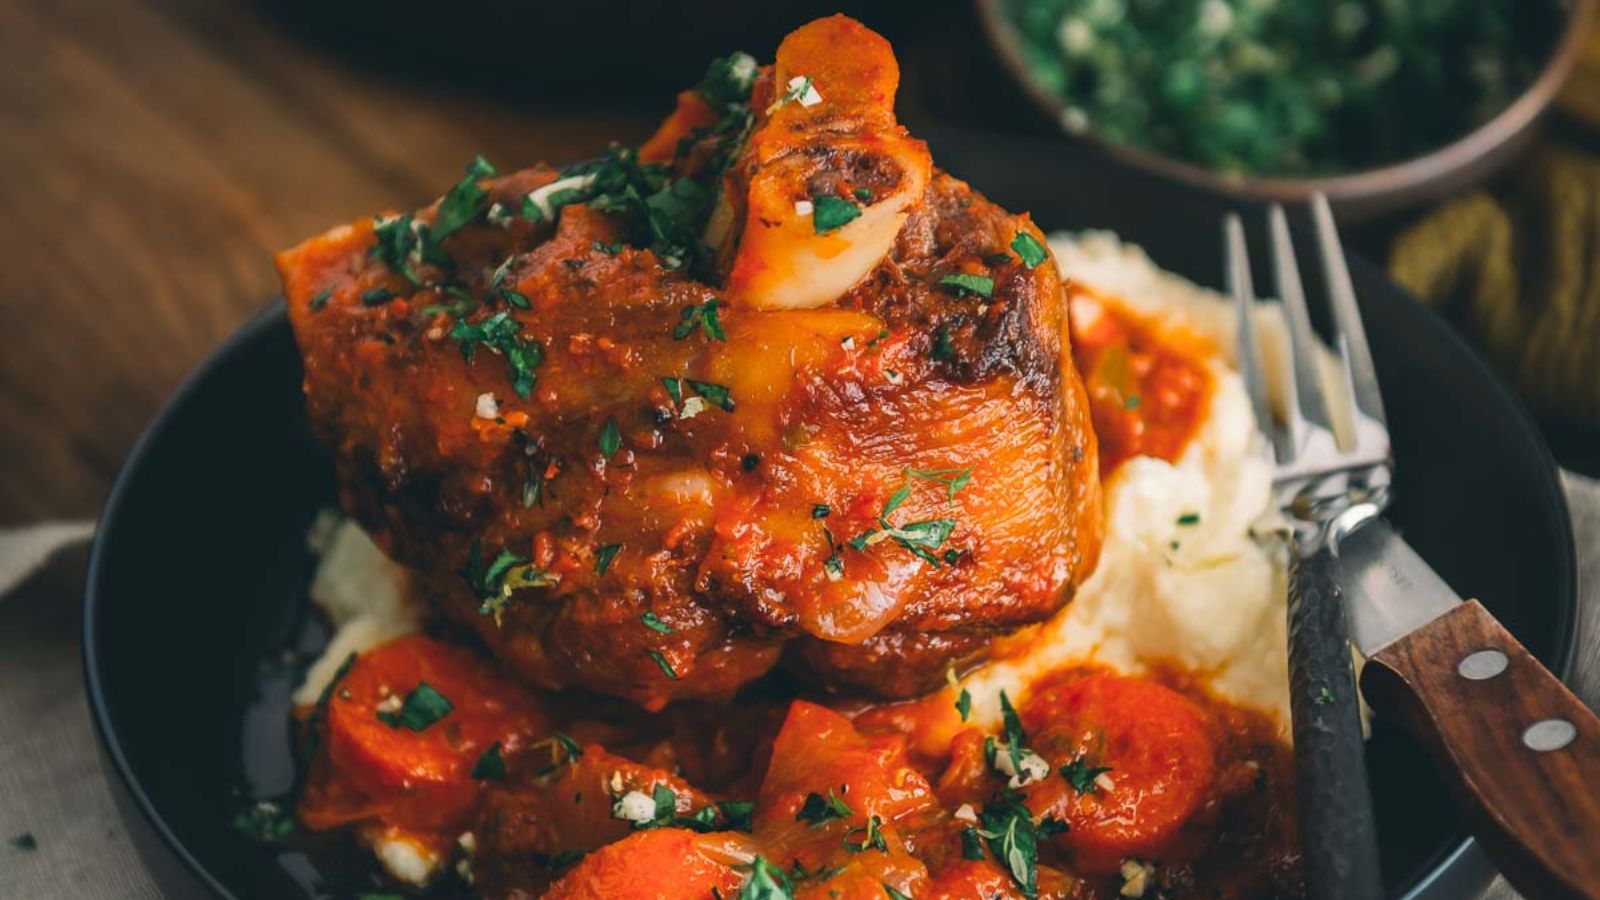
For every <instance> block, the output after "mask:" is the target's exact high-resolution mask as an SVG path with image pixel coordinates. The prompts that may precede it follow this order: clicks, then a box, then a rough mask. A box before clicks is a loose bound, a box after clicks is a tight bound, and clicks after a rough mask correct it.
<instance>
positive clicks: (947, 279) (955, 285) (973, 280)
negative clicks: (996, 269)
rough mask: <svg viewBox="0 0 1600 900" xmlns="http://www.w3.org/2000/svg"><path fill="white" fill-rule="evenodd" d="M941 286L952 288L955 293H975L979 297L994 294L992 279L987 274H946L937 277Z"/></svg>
mask: <svg viewBox="0 0 1600 900" xmlns="http://www.w3.org/2000/svg"><path fill="white" fill-rule="evenodd" d="M939 284H940V286H941V287H947V288H952V289H954V290H955V292H956V293H957V294H977V295H978V296H980V297H993V296H994V279H993V278H990V277H989V276H987V275H968V274H966V273H965V272H960V273H957V274H955V275H946V276H944V277H943V278H941V279H939Z"/></svg>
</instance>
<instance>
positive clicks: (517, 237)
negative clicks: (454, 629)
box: [278, 17, 1101, 708]
mask: <svg viewBox="0 0 1600 900" xmlns="http://www.w3.org/2000/svg"><path fill="white" fill-rule="evenodd" d="M897 80H898V71H897V69H896V66H895V61H894V57H893V55H892V53H891V52H890V50H889V47H888V44H887V43H886V42H884V41H883V39H882V38H880V37H878V36H877V35H876V34H873V33H872V32H870V31H868V30H867V29H866V28H864V27H863V26H861V25H860V24H858V23H856V22H854V21H852V20H850V19H846V18H843V17H834V18H831V19H823V20H819V21H817V22H813V23H811V24H810V25H807V26H804V27H803V28H801V29H799V30H798V31H796V32H795V33H794V34H791V35H790V36H789V38H788V39H786V40H785V41H784V43H783V45H782V46H781V47H780V49H779V51H778V55H777V61H776V63H775V64H774V65H773V66H771V67H767V68H758V67H757V66H756V65H755V63H754V62H753V61H752V60H750V59H749V57H744V56H734V57H730V58H728V59H725V60H719V61H718V62H717V63H716V64H714V65H713V66H712V69H711V71H710V72H709V73H708V76H707V79H706V82H705V83H703V84H702V85H700V86H699V87H698V88H696V89H695V90H692V91H686V92H684V94H683V95H681V96H680V97H679V102H678V108H677V110H676V111H675V112H674V113H673V115H672V116H671V117H670V118H669V119H668V120H667V122H666V123H665V124H664V125H663V126H662V130H661V132H660V133H658V134H657V135H656V136H655V137H654V138H652V139H651V140H650V141H649V142H647V143H646V144H644V145H642V146H641V147H640V148H638V149H637V150H633V149H625V148H613V150H611V151H610V152H608V153H607V154H606V155H605V156H603V157H601V158H598V159H596V160H593V161H590V162H588V163H584V164H582V165H579V166H576V167H570V168H568V169H565V170H556V169H552V168H549V167H545V166H536V167H533V168H530V169H526V170H523V171H519V172H515V173H512V174H507V175H503V176H497V175H495V174H493V172H492V170H491V169H490V168H489V167H488V166H487V164H483V163H481V161H480V162H479V163H475V164H474V166H473V167H472V168H471V169H470V170H469V172H468V174H467V176H466V178H464V179H463V180H462V182H461V183H460V184H458V185H456V186H455V187H454V188H452V190H451V191H450V192H449V193H448V194H446V195H445V197H443V198H442V199H441V200H440V201H439V202H437V203H435V204H433V205H432V206H430V207H428V208H426V209H423V210H419V211H417V212H415V213H414V214H405V215H389V216H382V217H378V218H377V219H364V220H361V221H358V222H355V223H354V224H351V225H347V226H343V227H340V228H336V229H334V230H332V231H330V232H328V233H326V234H324V235H321V236H319V237H316V238H312V239H311V240H308V241H306V242H305V243H303V244H301V245H300V246H298V247H295V248H293V249H291V250H288V251H286V252H284V253H283V254H281V255H280V257H279V260H278V264H279V268H280V271H281V273H282V275H283V281H284V286H285V292H286V294H287V296H288V299H289V315H290V321H291V323H292V325H293V328H294V332H295V336H296V339H297V341H298V343H299V347H300V350H301V353H302V355H303V356H304V360H305V390H306V396H307V407H308V410H309V413H310V416H311V419H312V421H313V423H314V426H315V428H316V429H317V431H318V433H319V435H320V436H321V437H322V438H323V439H325V440H326V441H327V442H328V443H329V444H330V445H331V446H332V448H333V450H334V456H335V460H336V465H337V470H338V476H339V482H340V485H341V490H342V495H341V500H342V503H343V505H344V506H345V508H346V509H347V510H349V511H350V512H351V513H352V514H353V515H355V516H356V517H357V518H358V519H359V520H360V521H361V522H362V523H363V524H364V525H365V526H366V527H367V528H368V529H369V530H370V531H371V532H372V533H373V535H374V536H375V537H376V539H377V540H378V541H379V542H380V543H381V544H382V545H383V546H384V547H385V548H386V549H387V550H388V551H389V552H390V553H391V554H392V555H393V556H394V557H395V558H396V559H397V560H399V561H401V562H403V563H405V564H407V565H409V566H411V567H413V568H414V569H416V570H417V572H418V573H420V577H421V582H422V583H423V585H424V586H425V589H426V590H427V592H428V596H429V597H430V599H431V601H432V602H434V603H435V604H436V605H437V607H438V609H439V610H440V611H441V612H442V613H443V614H444V615H446V616H448V617H449V618H451V619H454V620H456V621H458V622H460V623H464V624H465V625H467V626H468V627H470V628H472V629H473V630H475V631H476V632H477V633H478V634H480V635H481V636H482V638H483V640H484V641H485V642H486V643H487V644H488V646H489V647H490V648H491V650H492V651H493V652H494V653H495V654H496V655H497V656H498V657H500V658H501V659H502V660H504V661H505V662H506V663H507V664H508V665H510V666H511V667H512V668H514V669H515V670H517V671H519V672H520V673H521V674H523V675H524V676H525V677H527V678H528V679H529V680H531V681H532V682H534V683H536V684H539V685H542V686H547V687H569V686H577V687H584V688H589V689H593V690H598V691H602V692H606V693H610V694H615V695H618V696H622V697H626V698H629V699H632V700H634V701H637V702H639V703H642V704H644V705H646V706H648V707H652V708H653V707H659V706H660V705H662V704H664V703H666V702H668V701H670V700H672V699H675V698H680V697H690V696H716V695H725V694H728V693H730V692H732V691H733V690H735V689H737V688H738V687H739V686H741V685H743V684H744V683H746V682H748V681H750V680H751V679H753V678H755V677H757V676H759V675H761V674H763V673H764V672H766V671H767V670H769V669H770V668H772V667H773V666H774V665H776V664H777V663H778V662H779V660H780V658H781V657H783V656H785V654H786V653H787V654H788V657H789V658H790V659H791V660H792V661H793V662H794V663H795V664H797V665H800V666H803V667H804V668H805V669H806V670H807V671H808V672H810V673H812V674H813V675H814V676H815V677H816V678H817V679H818V680H819V681H820V682H821V683H822V684H824V685H827V686H832V687H840V688H851V689H863V690H867V691H870V692H873V693H877V694H879V695H888V696H901V695H908V694H913V693H916V692H919V691H922V690H926V689H927V688H928V687H929V686H930V684H933V683H937V682H938V680H940V679H941V678H942V676H943V674H944V671H945V670H946V668H947V667H949V666H951V665H961V664H965V663H967V662H969V661H973V660H976V659H979V658H981V657H982V656H983V654H984V652H985V648H986V647H987V646H988V642H989V639H990V638H991V637H992V636H994V635H997V634H1002V633H1006V632H1009V631H1012V630H1015V629H1017V628H1019V627H1021V626H1024V625H1026V624H1028V623H1032V622H1037V621H1040V620H1042V619H1044V618H1046V617H1048V616H1050V615H1051V614H1052V613H1054V612H1055V611H1056V610H1057V609H1059V608H1060V607H1061V605H1062V604H1064V603H1065V602H1067V601H1068V600H1069V599H1070V597H1071V595H1072V592H1073V590H1074V588H1075V587H1076V585H1077V584H1078V583H1079V582H1081V581H1082V579H1083V578H1084V577H1086V576H1087V574H1088V572H1089V571H1090V569H1091V568H1092V566H1093V564H1094V561H1095V557H1096V554H1097V552H1098V548H1099V544H1100V528H1101V519H1100V510H1099V496H1100V494H1099V482H1098V474H1097V471H1098V470H1097V456H1096V444H1095V438H1094V434H1093V433H1092V430H1091V428H1090V424H1089V415H1088V406H1087V402H1086V399H1085V396H1084V391H1083V387H1082V385H1081V384H1080V382H1079V380H1078V377H1077V375H1076V373H1075V371H1074V369H1073V367H1072V364H1071V354H1070V348H1069V347H1068V346H1067V338H1066V333H1067V331H1066V328H1065V315H1066V312H1065V307H1064V304H1063V301H1062V298H1061V286H1060V284H1059V283H1058V276H1057V274H1056V270H1055V266H1054V263H1053V261H1051V260H1050V259H1049V258H1048V255H1047V251H1046V250H1045V248H1044V242H1043V235H1042V234H1041V233H1040V232H1039V231H1038V229H1037V228H1036V227H1035V226H1034V225H1033V224H1032V223H1031V222H1030V221H1029V219H1028V218H1027V217H1026V216H1017V215H1012V214H1010V213H1007V212H1006V211H1005V210H1002V209H1000V208H999V207H997V206H995V205H994V204H992V203H990V202H988V201H987V200H985V199H984V198H983V197H982V196H980V195H979V194H978V193H976V192H975V191H973V190H972V189H971V188H970V187H969V186H967V185H966V184H965V183H963V182H961V181H959V180H957V179H955V178H952V177H950V176H948V175H946V174H944V173H942V172H939V171H938V170H937V169H935V168H933V167H932V165H931V161H930V160H929V158H928V155H927V150H926V148H925V147H924V146H923V145H922V144H921V143H920V142H918V141H916V140H914V139H912V138H910V137H909V136H907V135H906V134H905V132H904V130H903V129H902V128H900V126H899V125H898V124H897V123H896V122H895V120H894V116H893V109H892V104H893V97H894V90H895V85H896V82H897Z"/></svg>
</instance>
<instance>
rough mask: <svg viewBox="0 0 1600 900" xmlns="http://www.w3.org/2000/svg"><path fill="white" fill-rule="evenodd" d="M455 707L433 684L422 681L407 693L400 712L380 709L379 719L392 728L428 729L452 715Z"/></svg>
mask: <svg viewBox="0 0 1600 900" xmlns="http://www.w3.org/2000/svg"><path fill="white" fill-rule="evenodd" d="M454 708H455V707H453V706H451V705H450V701H449V700H447V699H445V696H444V695H443V694H441V693H439V692H438V691H436V690H434V689H433V686H432V685H430V684H428V683H427V682H426V681H421V682H418V683H417V686H416V687H415V688H413V689H412V690H411V693H409V694H407V695H406V699H405V702H404V703H402V704H401V705H400V711H399V712H387V711H380V712H379V713H378V721H380V722H382V723H383V724H385V725H387V726H389V727H390V728H407V729H410V730H411V731H426V730H427V729H428V727H429V726H431V725H433V724H434V723H435V722H438V721H439V720H440V719H443V718H444V717H445V716H448V715H450V711H451V710H452V709H454Z"/></svg>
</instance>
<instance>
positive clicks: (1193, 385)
mask: <svg viewBox="0 0 1600 900" xmlns="http://www.w3.org/2000/svg"><path fill="white" fill-rule="evenodd" d="M1068 291H1069V297H1070V300H1069V302H1070V309H1071V316H1070V319H1071V328H1072V358H1073V362H1074V363H1075V364H1076V365H1077V368H1078V372H1079V374H1081V375H1082V376H1083V382H1084V387H1085V388H1086V389H1087V390H1088V392H1089V411H1090V416H1091V418H1092V419H1093V421H1094V430H1095V434H1096V435H1098V436H1099V438H1100V474H1101V475H1102V476H1108V475H1110V474H1111V473H1112V472H1114V471H1116V469H1117V467H1118V466H1120V465H1122V463H1124V462H1126V461H1127V460H1128V459H1130V458H1132V457H1135V456H1153V457H1155V458H1157V459H1165V460H1174V459H1177V458H1178V455H1179V454H1180V453H1182V452H1183V449H1184V447H1186V446H1188V443H1189V441H1190V439H1191V438H1193V437H1194V434H1195V432H1196V430H1198V428H1199V427H1200V423H1201V422H1202V421H1204V419H1205V415H1206V410H1207V407H1208V405H1209V402H1210V398H1211V388H1212V383H1211V381H1212V379H1211V373H1210V372H1209V371H1207V369H1206V367H1205V365H1204V363H1203V362H1202V360H1203V359H1204V358H1205V356H1206V355H1208V353H1210V352H1214V351H1213V350H1212V348H1210V347H1209V346H1207V345H1206V344H1205V343H1204V342H1203V341H1201V340H1200V339H1199V338H1196V337H1193V336H1190V335H1182V334H1174V333H1172V331H1171V330H1170V329H1161V328H1159V327H1158V326H1157V324H1156V323H1155V322H1154V321H1153V320H1151V319H1148V318H1146V317H1144V316H1141V315H1140V314H1139V313H1137V312H1135V311H1134V310H1132V309H1131V308H1129V307H1128V306H1127V305H1126V304H1124V303H1122V302H1119V301H1118V300H1116V299H1115V298H1112V297H1109V296H1106V295H1103V294H1099V293H1097V292H1095V291H1093V290H1091V289H1089V288H1087V287H1084V286H1082V285H1077V284H1074V285H1071V286H1069V288H1068Z"/></svg>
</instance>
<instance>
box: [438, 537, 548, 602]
mask: <svg viewBox="0 0 1600 900" xmlns="http://www.w3.org/2000/svg"><path fill="white" fill-rule="evenodd" d="M461 575H462V577H464V578H465V579H466V580H467V584H468V585H470V586H471V587H472V592H473V594H474V595H476V596H477V598H478V599H479V600H481V601H482V602H481V603H480V604H478V613H479V614H480V615H490V614H491V613H492V614H494V615H495V616H496V617H498V616H499V615H500V613H501V611H502V610H504V609H505V606H506V602H507V600H509V599H510V597H511V594H512V592H513V591H517V590H520V589H522V588H530V587H550V586H551V585H553V584H555V583H556V582H557V581H559V580H560V579H559V578H558V577H557V576H555V575H553V574H551V573H549V572H546V571H544V570H543V569H540V568H539V567H537V566H532V565H528V560H527V557H523V556H518V555H517V554H516V553H513V552H512V551H510V550H501V551H500V552H499V554H497V555H496V556H495V558H494V559H493V560H492V561H490V562H488V563H487V564H485V562H484V559H483V545H482V543H481V542H479V541H473V542H472V549H471V550H470V551H469V552H468V554H467V567H466V568H465V569H463V570H462V572H461Z"/></svg>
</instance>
